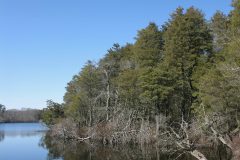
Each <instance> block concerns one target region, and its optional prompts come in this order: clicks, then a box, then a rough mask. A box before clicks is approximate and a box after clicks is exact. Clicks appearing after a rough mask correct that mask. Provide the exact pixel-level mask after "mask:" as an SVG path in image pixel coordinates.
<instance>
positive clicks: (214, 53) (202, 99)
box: [44, 0, 240, 135]
mask: <svg viewBox="0 0 240 160" xmlns="http://www.w3.org/2000/svg"><path fill="white" fill-rule="evenodd" d="M232 6H233V10H232V11H231V12H230V13H229V15H224V14H223V13H221V12H220V11H217V12H216V14H215V15H214V16H213V17H212V19H211V21H206V19H205V17H204V14H203V13H202V12H201V11H200V10H198V9H196V8H194V7H190V8H189V9H186V10H184V9H183V8H181V7H179V8H177V9H176V11H175V12H174V13H173V14H172V15H171V17H170V19H169V20H168V22H167V23H166V24H165V25H164V26H162V27H161V28H160V29H159V27H158V26H157V25H156V24H155V23H150V24H149V25H148V26H147V27H146V28H144V29H142V30H140V31H138V34H137V36H136V41H135V43H134V44H126V45H125V46H119V45H118V44H114V45H113V47H112V48H111V49H109V50H108V52H107V54H106V55H105V57H103V58H102V59H101V60H100V61H99V62H98V63H94V62H91V61H88V62H87V63H86V64H85V66H84V67H83V68H82V70H81V72H80V73H79V74H77V75H75V76H74V77H73V79H72V80H71V81H70V82H69V83H68V85H67V87H66V90H67V91H66V93H65V96H64V104H63V105H62V106H61V107H62V108H61V107H60V108H61V109H62V111H61V112H58V113H59V115H55V116H54V113H55V111H54V109H51V108H52V107H50V108H49V109H48V111H47V112H45V115H44V117H45V122H46V123H47V124H52V122H53V118H59V117H65V118H71V119H72V120H73V122H75V123H76V124H77V126H78V127H79V128H83V127H93V126H95V125H98V124H101V123H102V122H106V123H107V122H115V121H117V122H116V123H117V124H119V123H120V122H119V121H120V120H123V119H127V120H128V121H127V124H126V126H125V127H123V129H122V130H126V128H127V127H129V126H130V127H132V128H134V129H136V128H137V127H136V126H140V130H143V126H144V122H146V121H147V123H148V125H149V126H151V125H156V135H158V132H159V130H160V128H161V124H160V122H162V121H161V120H162V118H161V117H164V118H165V121H164V122H165V123H166V124H167V126H172V124H173V123H176V122H179V123H181V122H185V123H189V124H191V123H193V120H196V119H200V118H201V117H203V116H205V118H206V117H208V116H211V115H213V114H217V115H221V117H222V118H224V121H225V122H227V123H226V125H227V127H222V129H223V128H224V130H222V132H221V133H230V132H231V131H232V130H234V129H235V128H239V127H240V113H239V112H240V107H239V105H240V12H239V10H240V0H234V1H233V3H232ZM50 106H52V105H50ZM53 106H55V104H53ZM53 108H55V107H53ZM49 111H51V112H52V113H51V114H50V116H49ZM63 112H64V116H63V115H62V114H63ZM121 113H124V114H123V116H122V118H119V119H118V118H117V117H119V115H121ZM127 113H128V114H127ZM124 115H125V116H126V115H127V116H128V117H127V118H126V117H124ZM116 119H117V120H116ZM203 120H204V119H203ZM140 123H141V125H140ZM134 124H135V126H134ZM166 124H165V126H166ZM119 126H120V125H119ZM119 126H118V125H117V127H119ZM133 126H134V127H133ZM174 127H175V128H178V127H177V125H175V126H174ZM181 127H184V125H183V123H182V125H181ZM119 128H121V127H119ZM138 128H139V127H138ZM150 128H151V127H150ZM165 128H166V127H165ZM148 130H149V129H148ZM171 130H172V129H171ZM212 130H213V128H212ZM139 133H140V132H139ZM214 133H215V132H214ZM174 134H175V133H174Z"/></svg>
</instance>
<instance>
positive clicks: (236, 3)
mask: <svg viewBox="0 0 240 160" xmlns="http://www.w3.org/2000/svg"><path fill="white" fill-rule="evenodd" d="M232 6H233V8H234V9H233V11H232V12H231V30H232V32H233V34H236V33H237V34H240V0H233V3H232Z"/></svg>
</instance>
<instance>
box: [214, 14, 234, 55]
mask: <svg viewBox="0 0 240 160" xmlns="http://www.w3.org/2000/svg"><path fill="white" fill-rule="evenodd" d="M229 23H230V21H229V17H228V16H226V15H224V14H223V13H222V12H220V11H217V12H216V13H215V14H214V15H213V17H212V19H211V23H210V28H211V30H212V36H213V43H214V50H215V51H216V52H219V51H221V50H222V49H223V48H224V47H225V46H226V44H227V43H228V42H229V40H230V34H229V26H230V24H229Z"/></svg>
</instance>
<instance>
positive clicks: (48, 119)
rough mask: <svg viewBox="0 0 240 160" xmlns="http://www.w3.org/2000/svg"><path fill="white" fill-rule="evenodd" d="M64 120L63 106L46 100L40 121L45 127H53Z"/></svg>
mask: <svg viewBox="0 0 240 160" xmlns="http://www.w3.org/2000/svg"><path fill="white" fill-rule="evenodd" d="M62 118H64V111H63V105H62V104H59V103H56V102H53V101H52V100H47V108H45V109H43V112H42V120H43V122H44V123H45V124H47V125H53V124H56V123H57V122H59V120H61V119H62Z"/></svg>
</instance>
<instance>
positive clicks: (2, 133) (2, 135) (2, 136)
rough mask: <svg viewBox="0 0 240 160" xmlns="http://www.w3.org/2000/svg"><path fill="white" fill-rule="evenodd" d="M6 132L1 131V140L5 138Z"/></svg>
mask: <svg viewBox="0 0 240 160" xmlns="http://www.w3.org/2000/svg"><path fill="white" fill-rule="evenodd" d="M4 137H5V134H4V131H0V142H1V141H3V140H4Z"/></svg>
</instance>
